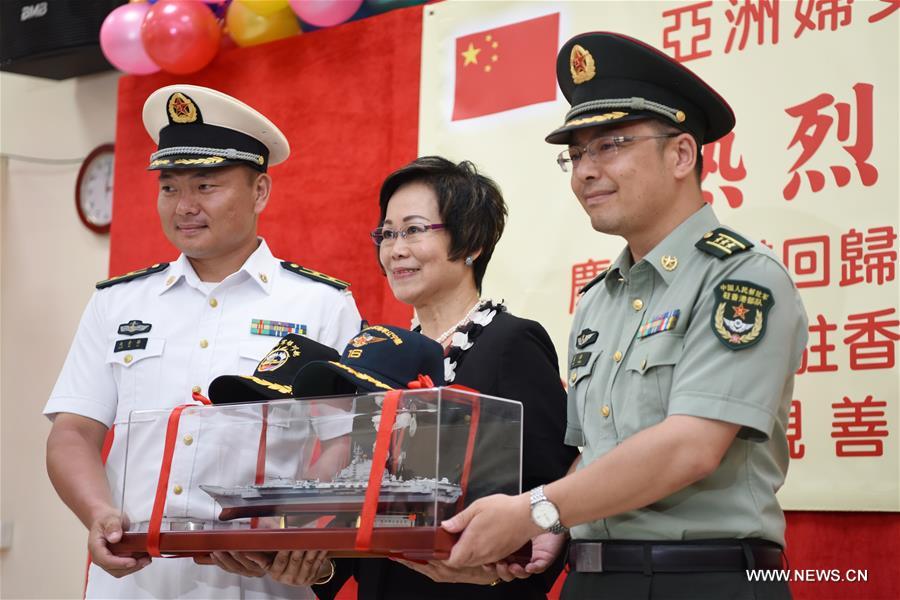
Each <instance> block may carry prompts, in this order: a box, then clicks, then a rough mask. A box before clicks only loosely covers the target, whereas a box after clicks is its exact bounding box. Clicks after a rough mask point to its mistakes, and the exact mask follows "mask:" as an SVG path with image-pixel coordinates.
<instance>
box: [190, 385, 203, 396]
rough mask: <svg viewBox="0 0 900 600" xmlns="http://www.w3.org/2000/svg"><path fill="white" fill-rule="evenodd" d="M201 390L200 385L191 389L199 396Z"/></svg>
mask: <svg viewBox="0 0 900 600" xmlns="http://www.w3.org/2000/svg"><path fill="white" fill-rule="evenodd" d="M201 389H202V388H201V387H200V386H199V385H195V386H194V387H192V388H191V391H192V392H194V393H195V394H199V393H200V390H201Z"/></svg>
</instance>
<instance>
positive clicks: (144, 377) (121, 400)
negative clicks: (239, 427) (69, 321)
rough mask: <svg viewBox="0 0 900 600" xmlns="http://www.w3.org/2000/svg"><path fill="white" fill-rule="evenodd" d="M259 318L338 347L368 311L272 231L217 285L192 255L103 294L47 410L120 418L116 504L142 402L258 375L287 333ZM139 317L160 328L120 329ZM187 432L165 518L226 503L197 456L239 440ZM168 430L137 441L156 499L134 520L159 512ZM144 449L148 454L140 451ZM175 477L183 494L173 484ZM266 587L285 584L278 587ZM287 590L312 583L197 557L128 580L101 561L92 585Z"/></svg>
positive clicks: (93, 590)
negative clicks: (298, 264)
mask: <svg viewBox="0 0 900 600" xmlns="http://www.w3.org/2000/svg"><path fill="white" fill-rule="evenodd" d="M254 319H256V320H268V321H278V322H287V323H293V324H297V325H300V326H301V328H302V329H301V331H300V333H302V334H304V335H306V336H308V337H310V338H312V339H314V340H317V341H318V342H320V343H323V344H326V345H328V346H331V347H333V348H335V349H337V350H338V351H341V350H342V349H343V347H344V345H345V343H346V342H347V341H348V340H349V339H350V338H352V337H353V336H354V335H355V334H356V333H357V332H358V331H359V327H360V316H359V312H358V311H357V309H356V305H355V303H354V301H353V298H352V296H351V295H350V293H349V292H348V291H342V290H338V289H337V288H335V287H332V286H330V285H326V284H324V283H321V282H318V281H315V280H312V279H309V278H306V277H303V276H300V275H297V274H295V273H293V272H290V271H288V270H286V269H284V268H282V267H281V265H280V261H279V260H278V259H277V258H275V257H274V256H272V253H271V252H270V251H269V248H268V246H267V245H266V243H265V241H263V240H261V241H260V245H259V247H258V248H257V249H256V251H255V252H254V253H253V254H252V255H251V256H250V257H249V258H248V259H247V261H246V262H245V263H244V265H243V266H242V267H241V268H240V269H239V270H238V271H237V272H236V273H233V274H231V275H229V276H228V277H226V278H225V279H224V280H223V281H222V282H220V283H218V284H212V285H210V284H204V283H202V282H201V281H200V280H199V278H198V277H197V274H196V273H195V272H194V270H193V268H192V267H191V265H190V262H189V261H188V260H187V258H186V257H185V256H183V255H182V256H180V257H179V258H178V260H177V261H175V262H174V263H172V264H171V265H170V266H169V267H168V268H167V269H165V270H162V271H160V272H157V273H153V274H151V275H147V276H144V277H140V278H138V279H135V280H133V281H129V282H126V283H120V284H116V285H113V286H111V287H108V288H105V289H100V290H97V291H96V292H95V293H94V295H93V296H92V298H91V300H90V302H89V303H88V306H87V308H86V309H85V312H84V314H83V316H82V319H81V323H80V324H79V326H78V331H77V333H76V335H75V340H74V342H73V343H72V347H71V349H70V350H69V355H68V357H67V358H66V361H65V364H64V365H63V369H62V372H61V373H60V376H59V379H58V380H57V382H56V386H55V387H54V389H53V392H52V394H51V396H50V399H49V401H48V402H47V405H46V406H45V407H44V414H46V415H48V416H49V417H51V418H52V417H53V415H55V414H56V413H59V412H67V413H74V414H78V415H81V416H85V417H89V418H91V419H94V420H96V421H99V422H101V423H103V424H105V425H107V426H113V425H115V426H116V431H115V440H114V443H113V447H112V449H111V451H110V454H109V457H108V460H107V476H108V478H109V482H110V489H111V492H112V497H113V501H114V502H116V503H119V502H120V501H121V499H122V492H123V490H122V487H123V477H124V475H125V473H124V465H125V448H126V444H125V441H126V438H127V427H126V424H127V422H128V419H129V414H130V413H131V411H132V410H138V409H168V408H174V407H176V406H179V405H181V404H186V403H190V402H192V392H193V391H194V390H195V389H198V388H199V390H198V391H200V392H201V393H204V394H205V393H206V392H207V387H208V385H209V383H210V382H211V381H212V380H213V379H214V378H216V377H218V376H219V375H226V374H244V375H246V374H251V373H253V370H254V369H255V367H256V365H257V363H258V362H259V361H260V360H261V359H262V357H263V356H265V354H266V353H267V352H268V351H269V350H271V349H272V347H274V346H275V344H276V343H277V342H278V338H277V337H274V336H271V335H258V334H256V333H254V332H255V331H258V328H257V327H252V326H251V325H252V322H253V320H254ZM132 321H140V322H141V323H142V324H143V326H142V327H143V328H146V325H149V326H150V327H149V330H146V331H144V332H141V333H137V334H134V335H130V336H129V335H125V334H120V333H119V330H120V325H125V324H128V323H129V322H132ZM141 338H146V339H147V341H146V347H144V348H134V349H128V350H121V349H120V350H119V351H116V342H117V341H120V340H128V341H133V340H137V339H141ZM141 344H143V342H141ZM131 345H132V346H133V342H132V344H131ZM148 431H149V430H148ZM179 431H180V433H181V437H180V439H179V441H180V442H181V443H179V444H178V446H177V447H176V457H175V459H174V460H173V465H172V473H171V476H170V479H169V488H168V489H169V493H168V495H167V498H166V515H167V516H182V517H186V518H191V519H193V518H200V519H211V518H214V514H213V512H212V511H213V510H214V506H215V505H214V503H213V502H212V501H211V498H210V497H209V496H208V495H207V494H205V493H204V492H202V491H200V490H199V489H198V488H197V484H199V483H203V481H201V479H203V477H204V476H205V474H204V472H205V473H209V472H211V470H212V469H216V468H218V465H206V467H207V468H206V469H204V468H203V467H204V465H202V464H199V465H198V464H197V461H195V460H194V457H193V456H192V454H195V455H196V454H197V453H202V455H203V456H207V457H208V456H210V455H211V453H210V448H211V446H217V445H219V446H221V445H223V444H227V443H228V442H229V440H223V439H222V437H221V436H220V435H212V436H204V434H203V432H202V431H199V430H198V431H191V432H189V433H191V434H192V435H191V442H190V443H186V441H185V438H184V435H185V433H184V431H182V430H181V429H179ZM219 431H222V429H219ZM258 431H259V428H258V427H256V428H255V430H254V432H249V435H248V436H247V437H248V438H249V439H248V440H247V442H248V443H247V444H246V445H247V446H248V448H249V447H252V448H253V452H254V456H255V452H256V444H257V443H258V440H259V438H258ZM272 434H273V435H277V432H275V431H272ZM163 435H164V434H163ZM254 435H255V436H256V437H253V436H254ZM158 437H160V436H155V435H154V436H147V440H145V441H147V442H148V443H151V442H152V445H154V448H152V449H150V450H148V451H146V452H144V451H142V450H141V449H140V448H137V447H136V443H135V441H134V440H133V441H132V443H131V446H132V447H131V448H129V450H128V452H129V458H128V460H129V465H128V469H129V472H128V489H129V497H130V498H139V497H144V498H146V501H145V502H142V503H139V504H140V505H135V503H134V502H131V503H130V506H126V507H125V511H126V513H133V514H129V518H130V519H132V521H133V522H134V521H144V520H146V518H148V517H149V514H144V513H147V511H149V508H150V506H151V505H152V497H153V494H154V492H155V489H156V482H157V476H158V471H159V460H160V456H161V454H160V452H161V448H162V442H163V440H161V439H157V438H158ZM150 438H152V440H151V439H150ZM231 442H232V443H233V442H234V440H233V439H232V440H231ZM212 455H215V453H212ZM144 456H146V461H143V460H138V459H136V458H135V457H139V458H143V457H144ZM138 470H139V471H138ZM236 477H243V475H242V474H237V475H236ZM136 481H141V482H142V483H143V486H144V491H143V492H140V493H138V490H137V488H134V487H133V486H135V485H136V484H135V482H136ZM223 483H228V482H223ZM242 483H246V482H242ZM176 485H180V486H181V493H178V494H176V493H175V492H174V489H175V486H176ZM133 492H134V493H133ZM162 569H165V571H166V574H165V575H163V574H162V573H161V572H160V571H161V570H162ZM263 587H268V588H273V587H274V588H280V591H277V592H276V593H274V594H272V591H271V589H268V590H263V589H262V588H263ZM254 589H255V590H257V591H258V592H259V593H254V591H253V590H254ZM281 592H283V593H284V594H285V595H286V596H288V597H292V598H298V597H304V596H303V593H304V592H308V591H307V590H301V589H298V588H289V587H286V586H280V585H279V584H275V583H274V582H272V581H271V580H268V579H250V578H242V577H238V576H236V575H232V574H230V573H227V572H225V571H223V570H221V569H219V568H218V567H210V566H200V565H195V564H194V563H193V561H191V560H190V559H155V560H154V561H153V564H151V565H150V567H147V568H145V569H143V570H141V571H139V572H138V573H135V574H133V575H130V576H128V577H124V578H122V579H118V580H117V579H115V578H112V577H110V576H108V575H107V574H106V573H105V572H104V571H102V570H101V569H99V568H97V567H96V566H93V565H92V568H91V574H90V582H89V588H88V596H90V597H120V598H126V597H147V598H152V597H176V596H178V597H191V598H204V597H210V596H216V597H219V598H228V597H280V595H279V594H280V593H281ZM309 597H311V596H309Z"/></svg>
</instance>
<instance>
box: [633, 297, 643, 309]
mask: <svg viewBox="0 0 900 600" xmlns="http://www.w3.org/2000/svg"><path fill="white" fill-rule="evenodd" d="M631 308H633V309H634V310H641V309H642V308H644V301H643V300H641V299H640V298H635V299H634V300H632V301H631Z"/></svg>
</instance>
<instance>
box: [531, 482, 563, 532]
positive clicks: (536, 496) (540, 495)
mask: <svg viewBox="0 0 900 600" xmlns="http://www.w3.org/2000/svg"><path fill="white" fill-rule="evenodd" d="M539 502H547V503H549V504H551V505H552V506H553V508H555V509H556V515H557V517H556V523H554V524H553V525H551V526H550V527H548V528H547V529H546V531H548V532H550V533H555V534H557V535H558V534H560V533H566V532H567V531H569V528H568V527H566V526H565V525H563V524H562V523H560V521H559V516H560V515H559V507H558V506H556V505H555V504H553V502H551V501H550V499H549V498H547V496H545V495H544V486H543V485H539V486H537V487H536V488H534V489H532V490H531V507H532V508H534V505H535V504H537V503H539Z"/></svg>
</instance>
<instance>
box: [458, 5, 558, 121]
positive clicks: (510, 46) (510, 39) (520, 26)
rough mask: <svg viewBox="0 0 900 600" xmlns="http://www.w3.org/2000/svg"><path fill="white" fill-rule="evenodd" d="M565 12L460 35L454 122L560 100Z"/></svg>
mask: <svg viewBox="0 0 900 600" xmlns="http://www.w3.org/2000/svg"><path fill="white" fill-rule="evenodd" d="M558 37H559V13H554V14H552V15H547V16H544V17H538V18H536V19H529V20H528V21H522V22H520V23H513V24H512V25H506V26H504V27H498V28H497V29H490V30H487V31H480V32H478V33H472V34H469V35H465V36H463V37H460V38H457V39H456V94H455V96H454V100H453V120H454V121H460V120H462V119H471V118H472V117H480V116H483V115H489V114H491V113H496V112H501V111H504V110H510V109H512V108H519V107H520V106H528V105H529V104H537V103H538V102H548V101H550V100H555V99H556V50H557V41H558Z"/></svg>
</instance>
